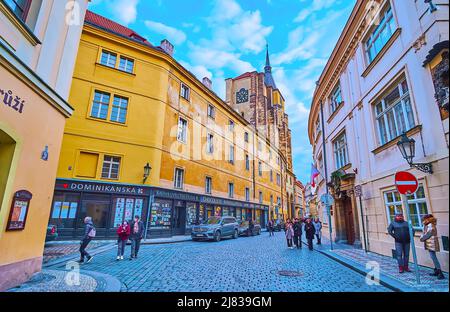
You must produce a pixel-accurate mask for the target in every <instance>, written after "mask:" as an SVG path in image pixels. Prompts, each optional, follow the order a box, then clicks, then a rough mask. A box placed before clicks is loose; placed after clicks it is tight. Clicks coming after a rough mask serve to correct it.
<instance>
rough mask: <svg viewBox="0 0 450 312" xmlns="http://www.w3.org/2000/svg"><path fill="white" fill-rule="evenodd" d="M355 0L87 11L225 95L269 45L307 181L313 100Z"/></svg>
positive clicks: (297, 165)
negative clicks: (167, 46)
mask: <svg viewBox="0 0 450 312" xmlns="http://www.w3.org/2000/svg"><path fill="white" fill-rule="evenodd" d="M355 3H356V0H195V1H194V0H191V1H186V0H93V1H92V2H91V4H90V5H89V9H90V10H92V11H94V12H96V13H98V14H101V15H104V16H106V17H109V18H111V19H113V20H115V21H117V22H119V23H121V24H123V25H126V26H128V27H130V28H132V29H133V30H135V31H136V32H137V33H139V34H140V35H142V36H144V37H146V38H147V39H148V40H149V41H150V42H151V43H153V44H155V45H159V43H160V41H161V40H162V39H165V38H167V39H168V40H169V41H171V42H172V43H173V44H174V45H175V55H174V57H175V58H176V59H177V60H178V61H179V62H181V64H183V65H184V66H185V67H186V68H188V69H189V70H190V71H191V72H193V73H194V74H195V75H196V76H197V77H198V78H199V79H202V78H203V77H205V76H208V77H209V78H211V79H212V81H213V88H214V90H215V92H216V93H217V94H218V95H220V96H221V97H222V98H224V94H225V81H224V79H226V78H231V77H236V76H237V75H240V74H242V73H244V72H246V71H253V70H258V71H263V68H264V62H265V45H266V42H268V43H269V50H270V54H271V62H272V66H273V75H274V78H275V82H276V84H277V86H278V88H279V89H280V90H281V92H282V93H283V95H284V97H285V99H286V110H287V113H288V114H289V118H290V128H291V129H292V147H293V156H294V170H295V174H296V175H297V178H298V179H299V180H300V181H302V182H304V183H305V182H308V181H309V176H310V167H311V162H312V149H311V146H310V144H309V140H308V130H307V125H308V115H309V107H310V105H311V99H312V95H313V92H314V88H315V81H317V80H318V78H319V76H320V74H321V72H322V70H323V68H324V66H325V64H326V61H327V60H328V58H329V56H330V54H331V52H332V50H333V48H334V46H335V44H336V42H337V40H338V38H339V35H340V33H341V31H342V29H343V28H344V26H345V23H346V21H347V19H348V17H349V15H350V13H351V10H352V8H353V6H354V4H355Z"/></svg>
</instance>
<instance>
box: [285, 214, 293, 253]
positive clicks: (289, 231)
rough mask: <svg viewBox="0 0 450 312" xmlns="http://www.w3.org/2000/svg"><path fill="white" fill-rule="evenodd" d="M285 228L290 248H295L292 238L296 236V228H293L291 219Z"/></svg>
mask: <svg viewBox="0 0 450 312" xmlns="http://www.w3.org/2000/svg"><path fill="white" fill-rule="evenodd" d="M284 230H285V235H286V241H287V245H288V248H289V249H294V247H293V246H292V239H293V238H294V229H293V228H292V223H291V220H290V219H288V220H287V221H286V224H285V228H284Z"/></svg>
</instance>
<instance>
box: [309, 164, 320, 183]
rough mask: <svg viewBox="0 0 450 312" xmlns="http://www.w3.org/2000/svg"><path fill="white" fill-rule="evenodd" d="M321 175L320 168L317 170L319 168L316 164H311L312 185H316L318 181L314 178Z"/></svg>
mask: <svg viewBox="0 0 450 312" xmlns="http://www.w3.org/2000/svg"><path fill="white" fill-rule="evenodd" d="M318 175H320V172H319V170H317V168H316V167H315V166H314V164H311V186H312V187H316V182H315V181H314V179H315V178H316V177H317V176H318Z"/></svg>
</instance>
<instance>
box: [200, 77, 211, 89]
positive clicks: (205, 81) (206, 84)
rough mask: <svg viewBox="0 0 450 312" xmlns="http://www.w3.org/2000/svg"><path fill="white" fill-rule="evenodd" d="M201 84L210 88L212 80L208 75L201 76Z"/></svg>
mask: <svg viewBox="0 0 450 312" xmlns="http://www.w3.org/2000/svg"><path fill="white" fill-rule="evenodd" d="M202 82H203V84H204V85H205V86H206V87H207V88H208V89H210V90H212V81H211V79H209V78H208V77H203V79H202Z"/></svg>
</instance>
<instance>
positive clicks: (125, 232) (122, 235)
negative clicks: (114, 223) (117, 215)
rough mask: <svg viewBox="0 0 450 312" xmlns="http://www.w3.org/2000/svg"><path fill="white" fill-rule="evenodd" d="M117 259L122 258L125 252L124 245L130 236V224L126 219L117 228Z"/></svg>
mask: <svg viewBox="0 0 450 312" xmlns="http://www.w3.org/2000/svg"><path fill="white" fill-rule="evenodd" d="M117 235H118V238H117V245H118V246H117V259H116V260H117V261H119V260H123V254H124V252H125V246H126V244H127V241H128V238H129V237H130V225H129V224H128V222H127V221H123V223H122V224H121V225H120V226H119V227H118V228H117Z"/></svg>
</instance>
